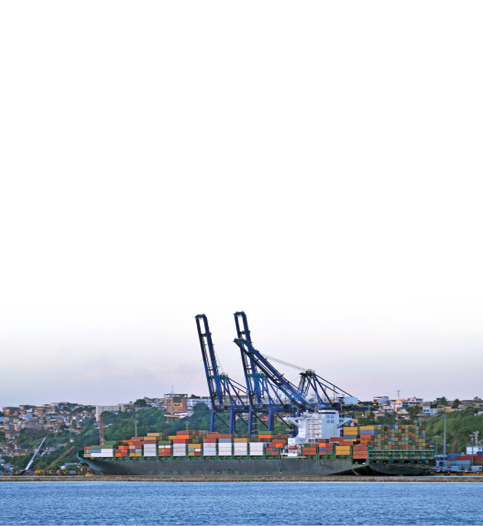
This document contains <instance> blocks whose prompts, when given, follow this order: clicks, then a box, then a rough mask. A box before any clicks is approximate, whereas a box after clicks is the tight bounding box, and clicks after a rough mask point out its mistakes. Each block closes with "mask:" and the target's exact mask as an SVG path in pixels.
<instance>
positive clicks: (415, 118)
mask: <svg viewBox="0 0 483 526" xmlns="http://www.w3.org/2000/svg"><path fill="white" fill-rule="evenodd" d="M482 15H483V8H482V5H481V2H477V1H475V2H472V1H468V2H464V3H461V2H446V1H439V0H438V1H430V0H428V1H426V2H421V1H419V0H418V1H405V2H399V3H393V2H387V1H374V2H359V1H353V2H352V1H347V2H336V3H334V2H320V1H318V0H317V1H306V2H302V3H300V2H284V1H276V2H271V1H266V2H260V1H256V2H255V1H253V2H251V1H245V2H241V3H240V2H227V1H225V0H224V1H216V2H215V1H213V2H210V1H206V2H198V1H193V2H191V1H184V2H159V1H149V0H148V1H145V2H124V1H115V2H114V1H113V2H111V1H103V2H99V1H98V0H96V1H83V2H77V3H72V2H65V1H51V2H49V1H46V2H36V1H31V2H29V1H27V2H22V3H15V2H13V3H12V2H10V3H8V2H4V3H2V5H1V7H0V49H1V50H2V52H1V54H0V71H1V78H2V80H1V82H0V151H1V154H0V174H1V187H0V229H1V230H0V247H1V257H0V280H1V281H0V355H1V362H0V364H1V365H0V371H1V374H0V407H1V406H6V405H18V404H21V403H48V402H54V401H77V402H85V403H92V404H109V403H117V402H125V401H129V400H135V399H136V398H139V397H142V396H162V395H163V394H164V393H166V392H169V391H170V390H171V386H172V385H174V388H175V391H176V392H184V393H188V394H191V393H198V394H207V388H206V381H205V378H204V372H203V367H202V362H201V353H200V350H199V345H198V340H197V334H196V325H195V320H194V316H195V315H196V314H199V313H205V314H206V315H207V316H208V318H209V321H210V322H211V329H212V332H213V339H214V342H215V345H216V350H217V352H218V355H219V357H220V360H221V362H222V365H223V368H224V370H225V371H226V372H227V373H229V374H230V376H232V377H233V378H234V379H237V380H239V381H242V378H243V376H242V369H241V361H240V357H239V352H238V350H237V347H236V346H235V344H234V343H232V341H233V339H234V337H235V328H234V322H233V313H234V312H235V311H236V310H245V311H246V313H247V315H248V319H249V322H250V326H251V330H252V337H253V340H254V342H255V346H256V347H257V348H258V349H259V350H260V351H261V352H263V353H265V354H268V355H271V356H276V357H279V358H281V359H283V360H286V361H289V362H292V363H295V364H298V365H301V366H304V367H311V368H314V369H315V370H316V371H317V372H318V373H319V374H320V375H322V376H323V377H325V378H328V379H329V380H332V381H333V382H335V383H336V384H338V385H340V386H341V387H343V388H345V389H346V390H347V391H349V392H351V393H352V394H354V395H356V396H359V397H360V398H362V399H369V398H371V397H372V396H374V395H389V396H390V397H395V396H396V394H397V390H400V391H401V396H407V397H409V396H414V395H416V396H422V397H424V398H426V399H428V398H433V397H436V396H443V395H445V396H447V397H459V398H468V397H473V396H476V395H479V396H483V386H482V371H483V352H482V351H483V328H482V315H483V300H482V298H483V277H482V276H483V249H482V225H483V207H482V198H483V195H482V187H483V185H482V182H481V181H482V165H483V161H482V159H483V158H482V144H483V127H482V122H483V97H482V93H483V69H482V67H481V60H482V59H481V50H482V49H483V32H482V31H481V20H482ZM287 374H288V377H289V378H293V379H295V380H297V372H296V371H292V372H290V370H288V371H287ZM290 375H292V376H290Z"/></svg>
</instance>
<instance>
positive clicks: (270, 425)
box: [268, 408, 275, 431]
mask: <svg viewBox="0 0 483 526" xmlns="http://www.w3.org/2000/svg"><path fill="white" fill-rule="evenodd" d="M274 416H275V413H274V411H273V409H272V408H270V409H269V410H268V430H269V431H273V428H274V427H275V422H274V420H275V419H274Z"/></svg>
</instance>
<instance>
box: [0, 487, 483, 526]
mask: <svg viewBox="0 0 483 526" xmlns="http://www.w3.org/2000/svg"><path fill="white" fill-rule="evenodd" d="M0 524H2V525H17V524H29V525H40V524H46V525H54V524H59V525H81V524H82V525H84V524H85V525H94V524H99V525H111V524H112V525H131V524H133V525H157V524H179V525H185V524H186V525H201V524H207V525H243V524H246V525H248V524H250V525H279V524H280V525H281V524H291V525H315V524H327V525H331V524H332V525H336V524H344V525H355V524H363V525H383V524H386V525H387V524H395V525H406V524H418V525H426V524H428V525H433V524H434V525H455V524H477V525H482V524H483V483H476V482H475V483H471V482H0Z"/></svg>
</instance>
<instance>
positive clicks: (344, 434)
mask: <svg viewBox="0 0 483 526" xmlns="http://www.w3.org/2000/svg"><path fill="white" fill-rule="evenodd" d="M340 422H342V423H343V424H344V425H343V426H342V427H340V426H339V424H340ZM293 423H294V424H295V425H296V426H297V427H298V434H297V436H296V437H289V436H288V435H286V434H283V433H282V432H278V433H275V432H268V431H265V432H263V433H260V434H258V435H255V436H253V435H252V436H248V435H241V434H223V433H216V432H208V431H193V430H186V431H178V432H177V433H176V435H171V436H166V435H165V434H163V433H154V432H153V433H148V434H147V435H146V436H145V437H131V438H130V439H129V440H121V441H110V442H105V443H104V444H102V445H93V446H87V447H85V448H84V450H83V451H80V452H79V454H78V457H79V460H80V461H81V462H83V463H85V464H87V465H88V466H89V468H90V469H91V471H92V473H93V474H105V475H144V476H146V475H158V476H196V475H198V476H207V475H212V476H216V475H233V476H277V477H280V478H283V477H284V476H287V477H293V476H330V475H354V474H358V475H385V476H390V475H408V476H410V475H412V476H414V475H425V474H428V473H431V472H433V470H434V466H435V452H434V448H433V447H432V444H431V442H430V441H429V440H428V439H426V435H425V432H424V428H422V427H416V426H413V425H389V426H388V425H386V426H378V425H373V426H357V425H347V423H348V419H345V420H343V419H341V418H339V415H338V413H337V412H336V411H323V412H321V413H316V414H314V413H310V414H308V413H307V414H304V415H302V416H301V417H298V418H294V419H293ZM331 435H333V436H331Z"/></svg>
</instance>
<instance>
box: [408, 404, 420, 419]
mask: <svg viewBox="0 0 483 526" xmlns="http://www.w3.org/2000/svg"><path fill="white" fill-rule="evenodd" d="M408 414H409V418H410V419H411V420H415V419H416V418H417V417H418V416H419V415H420V414H421V407H419V406H418V405H416V406H411V407H408Z"/></svg>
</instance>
